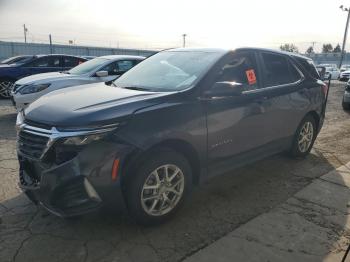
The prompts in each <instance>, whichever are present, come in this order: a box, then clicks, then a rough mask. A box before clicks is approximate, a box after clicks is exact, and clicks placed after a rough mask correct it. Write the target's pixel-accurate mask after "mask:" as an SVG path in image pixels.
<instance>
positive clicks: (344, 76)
mask: <svg viewBox="0 0 350 262" xmlns="http://www.w3.org/2000/svg"><path fill="white" fill-rule="evenodd" d="M349 79H350V70H348V71H343V72H341V73H340V75H339V80H340V81H343V82H347V81H349Z"/></svg>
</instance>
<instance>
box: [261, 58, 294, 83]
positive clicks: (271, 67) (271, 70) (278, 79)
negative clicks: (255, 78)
mask: <svg viewBox="0 0 350 262" xmlns="http://www.w3.org/2000/svg"><path fill="white" fill-rule="evenodd" d="M262 58H263V61H264V65H265V68H264V69H265V81H266V84H265V85H266V86H277V85H283V84H289V83H294V82H296V81H298V80H299V79H300V78H301V76H300V74H299V72H298V71H297V70H296V69H295V68H294V66H293V65H292V64H291V63H290V62H289V61H288V59H287V58H286V57H285V56H282V55H277V54H272V53H262Z"/></svg>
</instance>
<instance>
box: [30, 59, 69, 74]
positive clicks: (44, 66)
mask: <svg viewBox="0 0 350 262" xmlns="http://www.w3.org/2000/svg"><path fill="white" fill-rule="evenodd" d="M25 67H26V69H28V71H29V72H30V74H31V75H34V74H40V73H47V72H57V71H61V70H62V59H61V56H44V57H39V58H37V59H35V60H34V61H32V62H30V63H28V64H27V65H26V66H25Z"/></svg>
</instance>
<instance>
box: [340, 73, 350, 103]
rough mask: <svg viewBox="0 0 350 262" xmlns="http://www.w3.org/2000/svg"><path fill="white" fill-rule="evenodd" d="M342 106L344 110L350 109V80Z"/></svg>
mask: <svg viewBox="0 0 350 262" xmlns="http://www.w3.org/2000/svg"><path fill="white" fill-rule="evenodd" d="M342 106H343V109H344V110H350V80H349V81H348V82H347V83H346V86H345V91H344V95H343V101H342Z"/></svg>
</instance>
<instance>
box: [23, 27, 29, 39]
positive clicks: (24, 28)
mask: <svg viewBox="0 0 350 262" xmlns="http://www.w3.org/2000/svg"><path fill="white" fill-rule="evenodd" d="M23 32H24V43H27V32H28V28H27V27H26V24H23Z"/></svg>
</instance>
